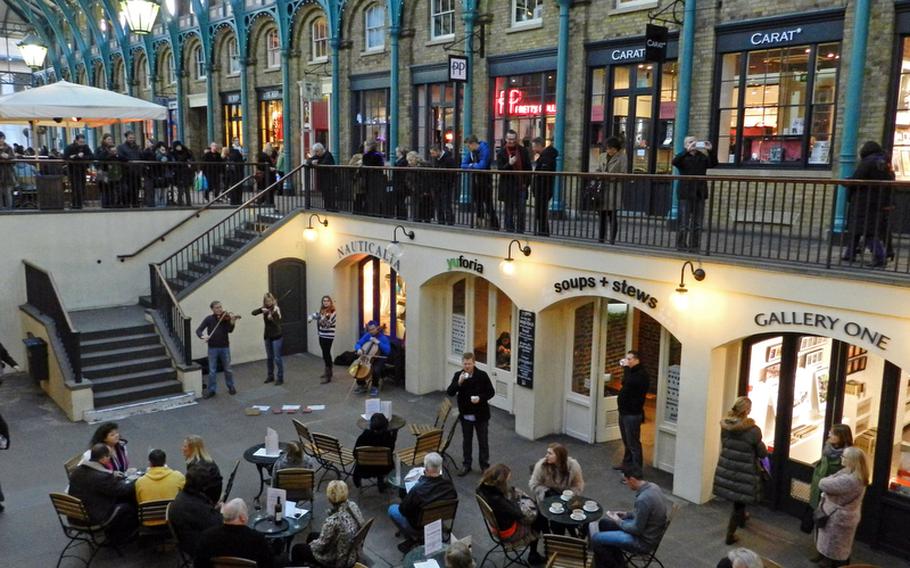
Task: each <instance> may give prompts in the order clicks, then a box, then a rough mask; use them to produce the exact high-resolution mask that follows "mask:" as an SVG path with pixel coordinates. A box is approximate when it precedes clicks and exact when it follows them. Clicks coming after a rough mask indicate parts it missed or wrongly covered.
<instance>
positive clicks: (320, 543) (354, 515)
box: [291, 479, 364, 568]
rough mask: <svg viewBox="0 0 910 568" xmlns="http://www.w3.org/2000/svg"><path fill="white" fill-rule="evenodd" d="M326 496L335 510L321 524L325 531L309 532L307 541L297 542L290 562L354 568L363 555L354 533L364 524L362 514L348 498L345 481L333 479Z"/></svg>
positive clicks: (331, 567)
mask: <svg viewBox="0 0 910 568" xmlns="http://www.w3.org/2000/svg"><path fill="white" fill-rule="evenodd" d="M325 495H326V498H327V499H328V501H329V504H330V505H331V507H332V510H331V512H330V514H329V516H328V517H327V518H326V520H325V521H324V522H323V523H322V532H321V533H315V532H314V533H310V535H309V536H308V537H307V543H306V544H298V545H295V546H294V548H293V550H291V562H292V563H294V564H295V565H296V564H305V565H307V566H310V567H313V568H351V566H353V565H354V564H355V563H356V562H357V560H358V559H359V558H358V557H359V556H360V550H358V549H357V547H356V546H355V543H354V536H355V535H356V534H357V531H359V530H360V527H361V526H363V522H364V520H363V514H361V512H360V508H359V507H357V504H356V503H354V502H353V501H348V486H347V484H346V483H345V482H344V481H339V480H337V479H335V480H332V481H330V482H329V486H328V487H327V488H326V492H325Z"/></svg>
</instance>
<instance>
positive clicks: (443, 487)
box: [389, 452, 458, 553]
mask: <svg viewBox="0 0 910 568" xmlns="http://www.w3.org/2000/svg"><path fill="white" fill-rule="evenodd" d="M423 469H424V473H423V476H421V478H420V479H419V480H417V483H416V484H415V485H414V487H411V490H410V491H408V494H407V495H405V498H404V499H403V500H402V501H401V504H400V505H399V504H394V505H389V517H390V518H391V519H392V522H393V523H395V526H397V527H398V528H399V529H401V532H402V534H404V535H405V537H406V538H405V540H404V542H401V543H399V544H398V550H400V551H401V552H403V553H407V552H408V551H409V550H410V549H411V548H413V547H414V545H415V544H416V542H415V541H417V540H419V539H420V535H421V532H422V530H423V527H422V526H421V525H420V512H421V511H422V510H423V509H424V508H426V507H427V506H429V505H431V504H433V503H436V502H438V501H450V500H452V499H458V492H457V491H456V490H455V484H453V483H452V482H451V481H450V480H448V479H446V478H445V477H443V476H442V456H441V455H439V454H437V453H436V452H431V453H429V454H427V455H426V457H424V458H423Z"/></svg>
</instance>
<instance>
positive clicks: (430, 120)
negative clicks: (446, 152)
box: [414, 83, 463, 159]
mask: <svg viewBox="0 0 910 568" xmlns="http://www.w3.org/2000/svg"><path fill="white" fill-rule="evenodd" d="M414 91H415V93H414V111H415V114H414V123H415V128H414V138H415V142H414V150H416V151H417V153H419V154H420V155H421V156H422V157H423V158H424V159H429V156H430V148H432V147H437V148H438V147H442V146H443V145H444V144H453V145H454V146H455V155H459V147H460V145H461V138H460V136H459V130H460V128H459V125H460V122H461V100H462V92H463V89H462V87H461V86H460V85H459V84H458V83H432V84H426V85H417V86H416V87H415V88H414Z"/></svg>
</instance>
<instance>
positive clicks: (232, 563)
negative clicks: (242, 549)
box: [211, 556, 258, 568]
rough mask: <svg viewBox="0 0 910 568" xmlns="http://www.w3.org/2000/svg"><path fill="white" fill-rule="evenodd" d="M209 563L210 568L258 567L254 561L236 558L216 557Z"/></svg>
mask: <svg viewBox="0 0 910 568" xmlns="http://www.w3.org/2000/svg"><path fill="white" fill-rule="evenodd" d="M211 563H212V568H243V567H252V568H256V566H258V564H256V561H255V560H247V559H246V558H237V557H236V556H216V557H215V558H212V559H211Z"/></svg>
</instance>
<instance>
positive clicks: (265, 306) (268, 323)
mask: <svg viewBox="0 0 910 568" xmlns="http://www.w3.org/2000/svg"><path fill="white" fill-rule="evenodd" d="M260 314H262V321H263V323H265V330H264V331H263V336H262V338H263V341H264V342H265V356H266V372H267V375H266V377H265V382H266V383H271V382H274V383H275V384H276V385H283V384H284V360H283V359H282V358H281V350H282V348H283V347H284V339H283V338H282V336H281V308H279V307H278V299H277V298H275V296H274V294H272V293H271V292H266V293H265V295H264V296H262V306H261V307H259V308H256V309H255V310H253V315H254V316H258V315H260ZM276 367H277V368H278V380H275V368H276Z"/></svg>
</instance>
